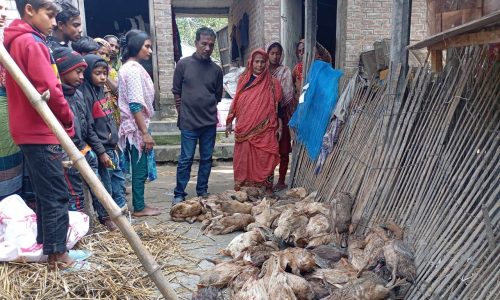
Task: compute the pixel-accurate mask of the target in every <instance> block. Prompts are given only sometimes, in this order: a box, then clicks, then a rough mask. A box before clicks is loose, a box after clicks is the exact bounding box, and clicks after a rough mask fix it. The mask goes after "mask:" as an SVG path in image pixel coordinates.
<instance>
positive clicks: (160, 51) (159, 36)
mask: <svg viewBox="0 0 500 300" xmlns="http://www.w3.org/2000/svg"><path fill="white" fill-rule="evenodd" d="M153 3H154V18H155V25H156V26H155V27H156V33H155V35H156V47H157V48H156V56H157V60H158V83H159V89H160V107H159V111H158V115H157V117H160V118H165V117H173V116H175V115H176V113H175V106H174V96H173V94H172V92H171V91H170V90H171V89H172V80H173V76H174V70H175V62H174V55H173V53H174V47H173V42H172V41H173V32H172V5H171V0H154V2H153Z"/></svg>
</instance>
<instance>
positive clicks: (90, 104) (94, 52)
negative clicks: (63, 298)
mask: <svg viewBox="0 0 500 300" xmlns="http://www.w3.org/2000/svg"><path fill="white" fill-rule="evenodd" d="M16 5H17V9H18V11H19V14H20V17H21V18H20V19H17V20H14V21H13V22H12V23H11V24H10V25H9V27H7V28H6V29H5V31H4V44H5V47H6V48H7V50H8V52H9V53H10V55H11V56H12V58H13V59H14V61H15V62H16V63H17V65H18V66H19V67H20V69H21V70H22V71H23V73H24V74H25V75H26V76H27V77H28V79H29V81H30V82H31V83H32V84H33V85H34V87H35V88H36V89H37V90H38V91H39V92H40V93H43V92H45V91H49V92H50V98H49V99H48V102H47V104H48V106H49V108H50V109H51V111H52V112H53V113H54V115H55V117H56V118H57V120H58V121H59V122H60V124H61V125H62V126H63V127H64V129H65V130H66V132H67V133H68V135H69V136H70V137H71V138H72V140H73V142H74V144H75V146H76V147H77V148H78V150H79V151H80V152H81V154H82V155H83V156H84V157H85V159H86V160H87V162H88V164H89V165H90V166H91V167H92V169H93V170H94V172H95V173H96V175H98V176H99V178H100V179H101V181H102V183H103V185H104V186H105V188H106V189H107V190H108V192H109V194H110V195H111V196H112V198H113V200H114V201H115V202H116V204H117V205H118V207H120V208H122V210H123V211H126V210H128V208H127V201H126V198H125V190H126V189H125V177H126V175H127V174H129V173H131V184H132V203H133V209H134V211H133V214H132V215H133V216H134V217H143V216H154V215H158V214H160V213H161V211H160V210H159V209H158V208H155V207H151V206H148V205H146V203H145V199H144V190H145V182H146V180H147V179H148V178H150V179H154V178H155V177H156V175H155V174H154V172H155V171H156V169H155V162H154V155H152V153H153V147H154V145H155V142H154V140H153V138H152V136H151V133H150V132H149V124H150V122H151V118H152V116H153V113H154V109H153V100H154V92H155V90H154V85H153V82H152V79H151V76H150V75H149V74H148V72H147V71H146V70H145V69H144V67H143V66H142V65H141V63H143V62H145V61H147V60H149V59H150V57H151V55H152V41H151V38H150V37H149V36H148V34H147V33H146V32H143V31H139V30H131V31H129V32H128V33H127V34H125V35H124V36H123V37H121V38H118V37H116V36H114V35H107V36H105V37H104V38H95V39H92V38H90V37H87V36H83V37H82V36H81V33H82V30H81V24H82V22H81V18H80V12H79V11H78V9H76V8H75V7H74V6H73V5H72V4H70V3H69V2H68V1H63V0H61V2H57V1H55V0H16ZM0 6H1V3H0ZM0 8H1V7H0ZM3 21H4V20H3V19H2V20H1V21H0V26H3V24H4V22H3ZM215 40H216V34H215V32H214V31H213V30H212V29H210V28H207V27H202V28H199V29H198V30H197V32H196V41H195V45H196V52H195V53H194V54H193V55H192V56H191V57H187V58H185V59H182V60H180V61H179V62H178V63H177V65H176V68H175V72H174V78H173V87H172V93H173V94H174V99H175V106H176V109H177V113H178V124H177V125H178V127H179V129H180V131H181V154H180V157H179V162H178V166H177V176H176V179H177V181H176V187H175V190H174V198H173V201H172V202H173V204H176V203H179V202H181V201H184V200H185V199H186V196H187V193H186V186H187V184H188V182H189V179H190V172H191V167H192V164H193V159H194V155H195V150H196V146H197V145H198V144H199V147H200V151H199V152H200V160H199V170H198V177H197V185H196V193H197V195H198V196H200V197H206V196H207V195H208V181H209V176H210V172H211V167H212V153H213V149H214V146H215V140H216V124H217V123H218V119H217V104H218V103H219V102H220V101H221V98H222V96H223V72H222V69H221V68H220V66H218V65H217V64H215V63H214V62H213V61H212V60H211V58H210V57H211V55H212V52H213V49H214V45H215ZM323 50H324V49H322V48H321V46H320V45H317V46H316V56H317V58H319V59H324V60H327V61H328V59H330V62H331V57H330V58H328V56H329V54H328V53H327V52H326V54H325V52H324V51H323ZM325 51H326V50H325ZM283 53H284V51H283V47H282V46H281V45H280V44H279V43H273V44H271V45H270V46H269V47H268V48H267V51H265V50H263V49H257V50H254V51H253V52H252V53H251V55H250V57H249V59H248V63H247V68H246V71H245V72H244V73H243V74H242V75H241V77H240V78H239V81H238V85H237V92H236V95H235V97H234V100H233V101H232V104H231V107H230V111H229V114H228V117H227V120H226V122H227V123H226V124H227V128H226V135H229V134H231V133H232V132H233V131H234V134H235V149H234V180H235V184H234V188H235V190H239V189H241V188H242V187H245V186H257V187H264V188H265V189H266V191H267V192H268V193H272V192H273V191H277V190H281V189H284V188H286V184H285V178H286V173H287V169H288V162H289V154H290V152H291V134H290V130H289V128H288V121H289V120H290V117H291V115H292V114H293V112H294V110H295V108H296V105H297V103H298V96H299V95H300V91H301V86H302V56H303V54H304V42H303V41H300V42H299V43H298V44H297V48H296V53H297V57H298V58H299V63H298V64H297V65H296V66H295V68H294V69H293V71H291V70H290V69H289V68H288V67H286V66H285V65H283V64H282V61H283ZM321 53H323V54H321ZM324 57H326V58H324ZM0 100H1V101H0V104H2V105H1V106H0V112H2V111H3V110H4V108H5V107H6V106H7V107H8V116H7V114H6V113H2V116H3V117H4V118H5V119H7V117H8V120H9V122H8V124H9V131H10V134H11V136H12V139H11V140H10V136H9V137H8V138H7V137H6V136H2V148H1V149H0V150H2V151H0V162H1V165H0V167H3V169H0V175H2V178H0V179H2V180H0V186H1V187H2V188H3V189H2V192H3V194H0V196H2V197H4V196H6V195H8V194H14V193H19V192H20V190H24V186H25V182H24V180H23V177H26V176H23V175H22V173H23V163H22V161H23V160H24V165H25V166H27V167H26V168H25V169H26V170H25V171H26V172H27V173H28V174H29V179H30V182H31V185H32V189H33V191H34V194H35V195H36V214H37V229H38V232H37V242H38V243H39V244H43V253H44V254H46V255H48V262H49V265H51V266H52V267H56V268H58V267H61V266H62V267H63V268H64V267H67V266H71V265H72V264H73V263H74V261H73V259H72V258H71V257H70V256H69V255H68V252H67V249H66V243H65V242H66V234H67V230H68V211H69V210H74V211H84V208H85V207H84V203H85V201H84V188H85V184H86V183H85V182H84V180H83V179H82V177H81V176H80V174H79V172H78V170H76V169H75V168H73V167H71V164H66V162H68V161H70V159H69V157H68V155H67V154H66V153H65V151H64V150H63V149H62V147H61V145H60V142H59V140H58V139H57V137H56V136H55V134H54V133H53V132H52V131H51V130H50V128H49V127H48V126H47V125H46V124H45V122H44V121H43V119H42V117H41V116H40V115H39V114H38V113H37V111H36V110H35V109H34V108H33V107H32V105H31V103H30V100H29V99H28V98H27V96H26V95H25V94H24V92H23V90H22V88H21V86H19V84H18V83H17V82H16V81H15V80H14V78H13V77H12V76H11V75H10V74H9V73H8V72H5V70H4V69H3V68H2V69H1V70H0ZM6 104H7V105H6ZM233 121H234V124H235V125H234V128H233ZM0 123H4V124H0V125H1V126H5V122H0ZM278 164H279V165H280V168H279V179H278V181H277V183H276V184H275V185H274V176H273V174H274V170H275V168H276V167H277V166H278ZM20 173H21V175H19V174H20ZM19 180H20V181H19ZM92 197H93V199H92V204H93V206H94V208H95V211H96V213H97V216H98V218H99V220H100V222H101V223H103V224H104V225H105V226H106V227H107V228H108V229H110V230H114V229H116V225H115V224H114V223H113V220H111V219H110V218H109V216H108V214H107V212H106V210H105V209H104V207H103V206H102V205H101V204H100V203H99V201H97V199H96V197H95V196H94V195H92Z"/></svg>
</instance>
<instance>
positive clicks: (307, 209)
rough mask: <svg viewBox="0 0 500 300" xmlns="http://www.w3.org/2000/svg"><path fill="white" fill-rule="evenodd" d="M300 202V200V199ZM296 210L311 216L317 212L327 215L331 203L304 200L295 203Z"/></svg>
mask: <svg viewBox="0 0 500 300" xmlns="http://www.w3.org/2000/svg"><path fill="white" fill-rule="evenodd" d="M301 203H302V201H301ZM295 206H296V207H297V210H299V211H300V212H303V213H304V214H306V215H307V216H309V217H313V216H315V215H317V214H322V215H324V216H328V215H329V214H330V208H331V205H330V204H327V203H321V202H308V203H307V202H306V203H304V204H299V205H298V204H296V205H295Z"/></svg>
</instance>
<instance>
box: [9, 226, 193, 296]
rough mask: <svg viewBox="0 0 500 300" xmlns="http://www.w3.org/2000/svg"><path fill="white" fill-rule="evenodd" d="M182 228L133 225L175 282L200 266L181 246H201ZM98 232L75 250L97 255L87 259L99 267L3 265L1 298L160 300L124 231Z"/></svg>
mask: <svg viewBox="0 0 500 300" xmlns="http://www.w3.org/2000/svg"><path fill="white" fill-rule="evenodd" d="M180 227H182V226H172V225H167V224H158V225H149V226H148V224H147V223H141V224H136V225H134V229H135V230H136V232H137V233H138V235H139V236H140V238H141V240H142V242H143V243H144V245H145V246H146V248H147V249H148V250H149V251H150V252H151V254H152V255H153V256H154V258H155V259H156V261H157V263H158V264H159V265H160V266H161V267H162V271H163V273H164V274H165V276H167V278H168V279H170V280H172V279H174V278H175V273H176V272H179V271H183V269H184V268H186V267H189V266H190V263H192V266H193V267H194V266H195V265H196V263H197V262H198V261H197V259H195V258H194V257H191V256H189V255H187V254H186V253H185V251H184V250H183V248H182V246H186V245H189V244H193V246H199V245H198V244H199V242H197V241H195V240H192V239H188V238H185V237H183V233H184V230H183V229H182V228H180ZM179 229H181V231H179ZM97 231H100V232H97ZM95 232H97V233H94V234H92V235H88V236H86V237H84V238H83V239H82V240H81V241H80V242H79V243H78V244H77V246H76V248H78V249H87V250H91V251H92V252H93V256H91V257H90V258H89V259H88V261H89V262H91V263H94V264H96V265H97V266H98V268H96V269H94V270H89V271H80V272H73V273H60V272H56V271H54V272H53V271H49V270H48V269H47V265H46V264H35V263H29V264H28V263H26V264H25V263H1V264H0V299H62V298H78V299H156V298H158V297H159V296H160V295H159V293H158V291H157V289H156V287H155V286H154V283H153V282H152V281H151V280H150V279H149V277H147V274H146V272H145V271H144V269H143V268H142V265H141V264H140V262H139V260H138V258H137V256H136V255H135V254H134V252H133V250H132V248H131V247H130V246H129V244H128V243H127V241H126V240H125V238H124V237H123V236H122V235H121V233H120V232H109V231H106V230H105V229H104V228H102V227H97V228H96V230H95ZM189 246H191V245H189ZM179 261H183V262H187V263H186V264H185V265H183V266H182V268H181V267H180V266H178V265H176V264H177V263H178V262H179ZM178 292H181V291H178ZM184 292H185V291H184Z"/></svg>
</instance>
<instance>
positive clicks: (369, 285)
mask: <svg viewBox="0 0 500 300" xmlns="http://www.w3.org/2000/svg"><path fill="white" fill-rule="evenodd" d="M390 294H391V290H390V289H389V288H387V287H385V286H384V285H383V284H380V283H377V282H375V281H373V280H371V279H369V278H363V277H361V278H356V279H354V280H353V281H351V282H349V283H347V284H346V285H344V286H343V287H341V288H340V289H336V290H334V291H333V292H332V294H331V295H330V296H328V297H325V298H323V300H384V299H387V298H388V297H389V295H390Z"/></svg>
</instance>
